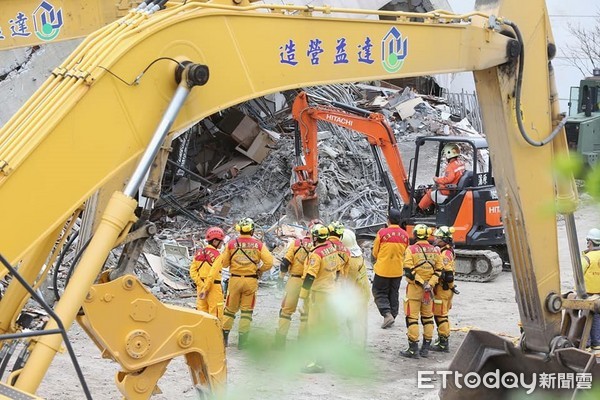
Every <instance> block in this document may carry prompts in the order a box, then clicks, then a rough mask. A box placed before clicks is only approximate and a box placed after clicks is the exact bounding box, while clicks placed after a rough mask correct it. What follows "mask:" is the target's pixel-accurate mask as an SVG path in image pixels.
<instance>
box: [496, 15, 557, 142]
mask: <svg viewBox="0 0 600 400" xmlns="http://www.w3.org/2000/svg"><path fill="white" fill-rule="evenodd" d="M504 23H505V24H507V25H509V26H510V27H511V28H512V29H513V30H514V32H515V35H516V36H517V41H518V42H519V44H520V49H519V68H518V72H517V87H516V90H515V100H516V114H517V125H518V126H519V132H520V133H521V136H522V137H523V139H524V140H525V141H526V142H527V143H529V144H530V145H532V146H535V147H541V146H544V145H546V144H548V143H550V142H551V141H552V140H553V139H554V138H555V137H556V135H558V133H559V132H560V131H561V129H562V128H563V127H564V126H565V124H566V123H567V117H564V118H563V119H562V120H561V121H560V122H559V123H558V125H556V127H555V128H554V130H553V131H552V132H551V133H550V135H548V137H546V138H545V139H543V140H541V141H537V140H533V139H532V138H531V137H530V136H529V135H528V134H527V131H526V130H525V126H524V125H523V116H522V114H521V86H522V83H523V69H524V65H525V43H524V42H523V36H522V35H521V31H520V30H519V27H518V26H517V24H515V23H514V22H512V21H508V20H505V21H504Z"/></svg>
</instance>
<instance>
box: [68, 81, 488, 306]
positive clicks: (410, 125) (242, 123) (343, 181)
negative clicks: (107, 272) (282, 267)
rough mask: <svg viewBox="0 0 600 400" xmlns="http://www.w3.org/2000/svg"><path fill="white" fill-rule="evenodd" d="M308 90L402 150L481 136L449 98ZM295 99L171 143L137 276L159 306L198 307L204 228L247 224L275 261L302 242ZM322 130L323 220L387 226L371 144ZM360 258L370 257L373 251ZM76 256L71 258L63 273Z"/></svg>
mask: <svg viewBox="0 0 600 400" xmlns="http://www.w3.org/2000/svg"><path fill="white" fill-rule="evenodd" d="M304 90H305V91H307V92H308V93H309V95H313V96H312V97H311V98H313V99H315V98H318V99H319V101H320V102H326V101H327V100H335V101H338V102H342V103H346V104H350V105H354V106H357V107H360V108H364V109H368V110H371V111H373V112H380V113H383V114H384V115H385V116H386V117H387V119H388V121H389V122H390V125H391V127H392V128H393V131H394V134H395V135H396V139H397V140H398V142H408V143H410V142H413V141H414V140H415V138H416V137H417V136H421V135H467V136H474V135H479V133H478V132H477V131H476V130H475V129H474V128H473V127H472V124H471V123H470V121H469V120H468V119H467V118H461V117H460V115H457V114H453V113H451V109H450V107H448V106H447V104H446V102H445V99H443V98H440V97H436V96H430V95H421V94H418V93H416V92H415V91H414V90H413V89H411V88H409V87H406V88H399V87H393V85H390V84H387V85H386V86H385V87H382V86H373V85H366V84H356V85H332V86H325V87H315V88H305V89H304ZM296 94H297V92H296V91H290V92H286V93H281V94H277V95H272V96H269V97H268V98H259V99H255V100H252V101H249V102H247V103H244V104H241V105H239V106H237V107H235V108H232V109H228V110H224V111H222V112H220V113H218V114H215V115H212V116H210V117H209V118H206V119H205V120H203V121H200V122H199V123H198V124H197V125H196V126H194V127H193V128H192V129H190V130H189V131H188V132H186V133H184V134H182V135H181V136H179V137H178V138H177V139H176V140H175V141H174V142H173V152H172V154H171V157H170V160H169V162H168V164H167V168H166V172H165V177H164V181H163V194H162V195H161V199H160V201H159V202H157V205H156V208H155V210H154V213H153V214H152V217H151V219H152V220H153V222H154V223H156V224H157V226H158V228H159V231H158V234H157V235H155V237H154V238H151V239H149V240H148V241H147V242H146V245H145V249H144V253H143V254H144V256H143V257H140V259H139V260H138V262H137V267H136V273H137V274H138V276H140V278H141V279H142V281H143V283H144V284H145V285H147V286H148V287H150V288H151V290H152V292H153V293H154V294H156V295H157V296H158V297H159V298H163V297H168V298H171V299H173V298H180V299H184V300H183V301H184V302H186V304H187V303H189V305H190V306H192V307H193V306H194V304H195V303H194V301H195V300H194V298H193V297H194V296H195V288H194V285H193V283H192V282H191V280H190V278H189V274H188V268H189V264H190V262H191V259H192V257H193V254H194V253H195V251H196V250H197V249H198V248H199V247H200V246H202V243H203V241H202V239H203V234H204V232H205V230H206V228H207V227H208V226H211V225H217V226H220V227H221V228H223V229H224V230H225V232H226V233H227V234H228V235H230V236H234V235H235V234H236V232H235V231H234V230H233V228H232V227H233V226H234V225H235V222H236V221H237V220H238V219H239V218H241V217H244V216H248V217H251V218H253V219H254V221H255V223H256V225H257V228H256V236H257V237H259V238H261V239H263V240H264V241H265V242H266V243H267V245H268V247H269V248H270V249H271V250H272V252H273V253H274V255H275V257H276V258H278V259H281V258H282V257H283V256H284V254H285V249H286V245H287V243H288V242H289V240H292V239H294V238H299V237H302V236H303V234H304V227H303V226H302V225H301V224H300V223H298V222H296V221H294V219H293V218H292V217H291V216H292V215H293V213H292V209H291V207H290V205H289V203H290V200H291V197H292V196H291V191H290V182H291V172H292V165H293V162H294V121H293V119H292V117H291V109H290V107H291V103H292V102H293V100H294V98H295V95H296ZM319 129H320V131H319V134H318V139H319V178H320V179H319V181H320V182H319V187H318V193H319V199H320V212H321V217H322V219H323V220H324V221H332V220H340V221H341V222H343V223H344V224H345V225H346V226H348V227H360V226H365V225H370V224H375V223H381V222H383V221H385V216H386V210H387V202H388V196H387V192H386V190H385V188H384V186H383V184H382V183H381V180H380V178H379V177H378V172H377V170H376V165H375V163H374V160H373V157H372V153H371V150H370V148H369V144H368V142H367V141H366V139H365V138H364V137H363V135H361V134H359V133H357V132H351V131H348V130H346V129H343V128H340V127H338V126H335V125H332V124H329V123H321V122H319ZM405 162H408V160H406V161H405ZM406 167H407V168H408V165H407V166H406ZM364 250H365V252H366V254H367V255H368V254H369V251H368V246H364ZM73 257H74V256H73V255H72V254H70V255H69V256H67V257H65V260H64V262H63V265H64V264H66V265H68V264H69V262H71V261H72V259H73ZM117 260H118V257H116V256H115V257H111V258H110V259H109V260H108V262H107V266H115V265H116V263H117ZM278 264H279V263H278V262H277V261H276V263H275V268H273V269H272V270H271V272H270V273H268V274H266V275H265V276H263V277H261V281H260V282H261V284H263V285H264V284H267V285H273V284H274V280H275V279H276V277H277V275H278V268H277V266H278ZM67 269H68V268H67V267H65V266H63V267H61V269H60V271H59V277H62V278H65V277H66V270H67ZM225 273H226V274H227V272H225ZM186 299H187V300H186Z"/></svg>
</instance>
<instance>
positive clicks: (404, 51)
mask: <svg viewBox="0 0 600 400" xmlns="http://www.w3.org/2000/svg"><path fill="white" fill-rule="evenodd" d="M407 55H408V38H404V39H402V33H400V31H399V30H398V29H396V27H393V28H392V29H390V31H389V32H388V33H387V34H386V35H385V36H384V37H383V40H382V41H381V63H382V64H383V68H384V69H385V70H386V71H387V72H390V73H392V72H396V71H398V70H400V68H402V65H404V59H405V58H406V56H407Z"/></svg>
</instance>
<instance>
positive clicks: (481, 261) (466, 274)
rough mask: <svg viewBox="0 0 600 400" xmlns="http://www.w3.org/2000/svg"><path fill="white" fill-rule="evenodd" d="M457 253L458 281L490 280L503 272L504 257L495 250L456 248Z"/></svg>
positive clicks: (456, 273) (456, 268)
mask: <svg viewBox="0 0 600 400" xmlns="http://www.w3.org/2000/svg"><path fill="white" fill-rule="evenodd" d="M455 255H456V259H455V264H454V266H455V272H454V276H455V279H456V280H457V281H463V282H464V281H467V282H490V281H493V280H494V279H496V277H497V276H498V275H500V272H502V265H503V261H502V258H501V257H500V255H499V254H498V253H496V252H494V251H491V250H464V249H456V250H455Z"/></svg>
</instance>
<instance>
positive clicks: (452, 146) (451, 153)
mask: <svg viewBox="0 0 600 400" xmlns="http://www.w3.org/2000/svg"><path fill="white" fill-rule="evenodd" d="M442 154H443V155H444V157H446V160H450V159H451V158H454V157H458V156H459V155H460V147H458V145H457V144H456V143H448V144H446V145H445V146H444V148H443V149H442Z"/></svg>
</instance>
